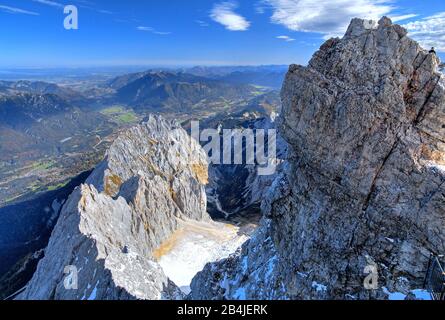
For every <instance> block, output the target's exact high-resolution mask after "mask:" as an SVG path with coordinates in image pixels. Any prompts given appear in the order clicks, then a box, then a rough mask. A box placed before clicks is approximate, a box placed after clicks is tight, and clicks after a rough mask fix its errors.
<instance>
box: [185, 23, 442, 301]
mask: <svg viewBox="0 0 445 320" xmlns="http://www.w3.org/2000/svg"><path fill="white" fill-rule="evenodd" d="M438 65H439V61H438V58H437V57H436V56H435V55H434V54H431V53H429V52H428V51H425V50H423V49H422V48H421V47H420V46H419V45H418V44H417V43H416V42H415V41H413V40H411V39H410V38H409V37H408V36H407V33H406V31H405V30H404V29H403V28H402V27H400V26H398V25H393V24H392V23H391V21H390V20H389V19H387V18H382V19H381V20H380V21H379V22H378V24H376V25H373V24H372V23H370V22H368V21H363V20H360V19H355V20H353V21H352V23H351V25H350V27H349V29H348V31H347V33H346V34H345V36H344V37H343V38H342V39H331V40H328V41H327V42H326V43H325V44H324V45H323V46H322V47H321V48H320V50H319V51H318V52H317V53H315V55H314V57H313V58H312V60H311V61H310V63H309V65H308V66H307V67H302V66H296V65H292V66H291V67H290V69H289V72H288V74H287V76H286V80H285V83H284V86H283V90H282V102H283V109H282V113H281V115H280V123H281V124H280V131H281V134H282V135H283V137H284V139H285V140H287V142H288V143H289V145H290V152H289V153H290V157H291V158H290V161H289V166H288V167H287V168H286V169H285V170H283V172H281V174H280V175H279V176H278V177H277V179H276V180H275V182H274V184H273V186H272V188H271V189H270V192H269V195H268V197H267V198H266V199H265V200H264V201H263V204H262V209H263V212H264V214H265V215H266V220H265V221H264V223H263V226H262V227H261V228H260V231H259V233H258V235H257V236H256V237H254V239H252V240H251V241H250V243H248V244H246V245H245V246H244V248H243V250H242V251H241V252H239V253H238V255H235V256H233V257H231V258H229V259H228V260H226V261H222V262H219V263H217V264H213V265H208V266H207V267H206V269H205V270H204V271H203V272H202V273H201V274H199V275H198V276H197V277H196V278H195V279H194V281H193V283H192V296H193V297H194V298H197V299H202V298H215V297H216V298H221V297H225V298H231V299H236V298H240V297H245V298H257V299H266V298H277V299H279V298H290V299H328V298H334V299H367V298H386V297H388V292H394V291H400V292H402V293H404V294H409V293H410V291H411V290H413V289H418V288H420V287H421V286H422V280H423V277H424V273H425V271H426V267H427V262H428V257H429V252H434V253H444V252H445V228H444V227H445V79H444V77H443V75H442V74H441V73H439V72H438ZM367 265H373V266H376V267H377V269H378V276H379V278H378V279H379V282H378V289H377V290H366V289H365V288H364V285H363V282H364V278H365V276H366V274H365V273H364V269H365V267H366V266H367ZM264 274H268V276H267V277H264V276H263V275H264ZM262 278H264V279H263V280H261V279H262ZM258 279H260V281H259V280H258ZM204 282H206V283H210V285H209V286H208V287H209V289H207V290H204V291H200V289H201V288H202V286H201V285H202V284H203V283H204Z"/></svg>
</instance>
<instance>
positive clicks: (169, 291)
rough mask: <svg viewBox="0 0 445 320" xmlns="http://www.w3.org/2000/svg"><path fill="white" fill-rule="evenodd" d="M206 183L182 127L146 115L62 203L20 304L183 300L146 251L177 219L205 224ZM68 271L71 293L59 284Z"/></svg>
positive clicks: (198, 152) (198, 153)
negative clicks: (71, 279) (73, 285)
mask: <svg viewBox="0 0 445 320" xmlns="http://www.w3.org/2000/svg"><path fill="white" fill-rule="evenodd" d="M206 181H207V162H206V156H205V154H204V152H203V151H202V149H201V147H200V146H199V145H198V144H197V143H196V142H195V141H194V140H191V139H190V137H189V136H188V135H187V133H186V132H185V131H184V130H183V129H182V128H181V127H180V126H177V125H176V124H173V123H170V122H167V121H165V120H163V119H162V118H160V117H154V116H150V117H149V118H148V120H147V122H145V123H143V124H141V125H139V126H136V127H134V128H132V129H129V130H128V131H126V132H124V133H122V134H121V135H120V136H119V138H118V139H117V140H116V141H115V142H114V143H113V145H112V146H111V148H110V149H109V151H108V153H107V156H106V159H105V160H104V161H103V162H102V163H101V164H100V165H99V166H98V167H97V168H96V169H95V170H94V172H93V173H92V174H91V176H90V177H89V178H88V180H87V182H86V184H85V185H82V186H80V187H79V188H77V189H76V190H75V191H74V193H73V194H72V195H71V196H70V197H69V199H68V200H67V202H66V203H65V205H64V207H63V209H62V212H61V216H60V218H59V221H58V223H57V225H56V227H55V229H54V231H53V234H52V236H51V239H50V243H49V245H48V247H47V249H46V250H45V257H44V259H43V260H42V261H41V262H40V263H39V265H38V269H37V271H36V273H35V275H34V277H33V278H32V280H31V281H30V283H29V284H28V286H27V289H26V290H25V292H24V293H22V294H21V295H20V296H19V299H76V300H77V299H176V298H181V297H182V294H181V293H180V291H179V289H178V288H177V287H176V286H175V285H174V284H173V283H172V282H171V281H170V280H169V279H168V278H167V277H166V276H165V275H164V273H163V271H162V269H161V268H160V267H159V265H158V264H157V263H155V262H154V260H153V255H152V252H153V250H154V249H155V248H157V247H158V246H159V245H160V244H161V242H162V241H164V240H165V239H166V238H167V237H169V236H170V235H171V234H172V232H173V231H175V230H176V228H177V225H178V220H179V219H193V220H207V219H209V217H208V215H207V213H206V194H205V188H204V185H205V183H206ZM67 266H74V267H76V268H77V271H78V288H77V289H74V290H67V289H66V288H65V286H64V282H66V281H67V274H64V271H65V268H66V267H67ZM70 276H71V277H72V276H73V275H72V272H70Z"/></svg>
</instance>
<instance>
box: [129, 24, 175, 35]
mask: <svg viewBox="0 0 445 320" xmlns="http://www.w3.org/2000/svg"><path fill="white" fill-rule="evenodd" d="M136 29H137V30H139V31H145V32H151V33H154V34H159V35H163V36H165V35H169V34H171V32H163V31H157V30H156V29H155V28H152V27H144V26H139V27H136Z"/></svg>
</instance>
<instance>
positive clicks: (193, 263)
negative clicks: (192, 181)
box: [158, 220, 248, 294]
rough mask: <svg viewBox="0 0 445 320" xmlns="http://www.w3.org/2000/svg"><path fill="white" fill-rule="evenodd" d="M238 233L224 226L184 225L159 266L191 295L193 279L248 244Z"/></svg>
mask: <svg viewBox="0 0 445 320" xmlns="http://www.w3.org/2000/svg"><path fill="white" fill-rule="evenodd" d="M238 232H239V228H237V227H235V226H232V225H228V224H224V223H217V222H198V221H190V220H187V221H182V222H181V223H180V229H179V230H178V231H176V232H175V233H174V234H173V235H172V236H171V237H170V238H169V239H168V240H167V241H166V242H167V243H168V246H167V247H168V248H169V250H168V252H163V254H162V255H161V256H160V257H159V258H158V263H159V264H160V266H161V267H162V269H163V271H164V273H165V275H166V276H167V277H169V278H170V279H171V280H172V281H173V282H174V283H175V284H176V285H177V286H178V287H180V288H181V290H182V291H183V292H184V293H186V294H188V293H189V292H190V283H191V281H192V279H193V277H194V276H195V275H196V274H197V273H198V272H200V271H202V270H203V269H204V267H205V265H206V264H207V263H209V262H215V261H219V260H221V259H224V258H227V257H228V256H229V255H231V254H232V253H234V252H235V251H236V250H237V249H238V248H239V247H240V246H241V245H242V244H243V243H244V242H245V241H246V240H248V237H247V236H245V235H239V234H238ZM161 246H162V245H161ZM246 264H247V261H246Z"/></svg>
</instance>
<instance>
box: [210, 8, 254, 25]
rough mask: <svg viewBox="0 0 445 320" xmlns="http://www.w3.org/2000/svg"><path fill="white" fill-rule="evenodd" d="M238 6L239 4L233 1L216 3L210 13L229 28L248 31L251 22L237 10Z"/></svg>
mask: <svg viewBox="0 0 445 320" xmlns="http://www.w3.org/2000/svg"><path fill="white" fill-rule="evenodd" d="M237 8H238V4H237V3H236V2H233V1H228V2H221V3H218V4H215V5H214V7H213V9H212V11H211V13H210V18H212V19H213V20H214V21H216V22H218V23H220V24H222V25H223V26H224V27H225V28H226V29H227V30H230V31H246V30H248V29H249V27H250V22H249V21H247V19H246V18H244V17H243V16H241V15H239V14H238V13H236V12H235V10H236V9H237Z"/></svg>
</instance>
